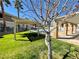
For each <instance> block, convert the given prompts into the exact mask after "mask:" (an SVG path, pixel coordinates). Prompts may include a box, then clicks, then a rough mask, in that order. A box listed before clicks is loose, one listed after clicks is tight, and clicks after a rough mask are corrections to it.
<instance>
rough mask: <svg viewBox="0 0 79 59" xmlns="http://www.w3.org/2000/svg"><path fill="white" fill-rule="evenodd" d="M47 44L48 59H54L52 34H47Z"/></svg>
mask: <svg viewBox="0 0 79 59" xmlns="http://www.w3.org/2000/svg"><path fill="white" fill-rule="evenodd" d="M45 44H46V46H47V47H48V59H52V48H51V37H50V33H47V34H46V37H45Z"/></svg>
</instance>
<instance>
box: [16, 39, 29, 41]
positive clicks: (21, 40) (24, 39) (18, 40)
mask: <svg viewBox="0 0 79 59" xmlns="http://www.w3.org/2000/svg"><path fill="white" fill-rule="evenodd" d="M16 41H29V40H25V39H17V40H16Z"/></svg>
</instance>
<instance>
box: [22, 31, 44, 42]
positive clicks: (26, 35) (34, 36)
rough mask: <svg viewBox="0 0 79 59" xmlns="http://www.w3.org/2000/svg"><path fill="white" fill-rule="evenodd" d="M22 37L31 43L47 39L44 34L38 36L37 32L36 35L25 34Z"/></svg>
mask: <svg viewBox="0 0 79 59" xmlns="http://www.w3.org/2000/svg"><path fill="white" fill-rule="evenodd" d="M21 35H22V37H27V38H28V39H29V41H31V42H32V41H36V40H39V39H43V38H45V35H44V34H39V36H38V34H37V33H35V32H34V33H33V32H32V33H24V34H21Z"/></svg>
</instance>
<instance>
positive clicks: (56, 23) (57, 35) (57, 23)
mask: <svg viewBox="0 0 79 59" xmlns="http://www.w3.org/2000/svg"><path fill="white" fill-rule="evenodd" d="M56 38H58V22H56Z"/></svg>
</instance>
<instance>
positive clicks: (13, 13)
mask: <svg viewBox="0 0 79 59" xmlns="http://www.w3.org/2000/svg"><path fill="white" fill-rule="evenodd" d="M10 1H11V6H8V7H6V6H4V10H5V12H7V13H9V14H12V15H14V16H17V10H16V9H15V8H14V5H13V1H14V0H10ZM23 1H24V0H23ZM33 1H34V0H33ZM62 1H66V0H61V4H60V6H59V8H58V11H59V10H60V9H61V7H62V5H64V3H63V2H62ZM69 1H70V2H71V0H69ZM74 4H78V2H77V0H76V2H75V3H74ZM71 5H72V6H73V3H71ZM73 8H74V6H73ZM66 12H68V11H65V12H63V13H62V14H61V15H64V14H65V13H66ZM29 15H31V16H35V15H34V14H33V13H31V12H27V13H26V16H27V17H28V18H29V17H30V18H31V16H29ZM20 17H23V14H22V13H20Z"/></svg>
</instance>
